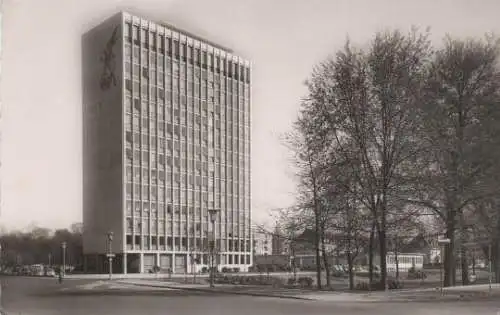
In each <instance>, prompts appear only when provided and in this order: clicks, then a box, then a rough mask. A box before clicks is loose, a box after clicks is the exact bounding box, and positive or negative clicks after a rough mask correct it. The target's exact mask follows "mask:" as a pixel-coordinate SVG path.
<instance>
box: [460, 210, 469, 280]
mask: <svg viewBox="0 0 500 315" xmlns="http://www.w3.org/2000/svg"><path fill="white" fill-rule="evenodd" d="M466 232H467V231H466V227H465V218H464V214H463V212H462V213H460V266H461V267H462V285H469V265H468V263H467V248H466V246H465V243H466V241H467V236H466Z"/></svg>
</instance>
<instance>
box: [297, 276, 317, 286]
mask: <svg viewBox="0 0 500 315" xmlns="http://www.w3.org/2000/svg"><path fill="white" fill-rule="evenodd" d="M298 282H299V285H300V286H301V287H303V288H311V287H312V286H313V283H314V280H313V278H311V277H300V278H299V279H298Z"/></svg>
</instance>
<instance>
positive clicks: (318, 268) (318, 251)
mask: <svg viewBox="0 0 500 315" xmlns="http://www.w3.org/2000/svg"><path fill="white" fill-rule="evenodd" d="M315 232H316V237H315V240H314V242H315V243H316V244H315V247H316V284H317V286H318V289H321V248H320V240H319V233H320V231H319V216H316V231H315Z"/></svg>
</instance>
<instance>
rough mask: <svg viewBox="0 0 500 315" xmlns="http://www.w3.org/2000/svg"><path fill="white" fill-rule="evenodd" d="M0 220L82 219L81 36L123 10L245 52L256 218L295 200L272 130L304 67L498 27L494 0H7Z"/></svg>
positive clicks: (287, 111)
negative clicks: (383, 42)
mask: <svg viewBox="0 0 500 315" xmlns="http://www.w3.org/2000/svg"><path fill="white" fill-rule="evenodd" d="M3 2H4V7H3V11H4V13H3V25H2V27H3V29H2V32H3V34H2V40H3V42H2V46H3V56H2V58H3V60H2V63H3V64H2V77H1V97H2V100H3V114H2V127H1V128H2V129H3V131H2V133H3V136H2V137H3V140H2V154H1V158H2V164H3V167H2V171H1V172H2V187H1V188H2V201H1V207H2V209H1V217H0V219H1V221H0V222H1V225H2V226H5V227H8V228H9V229H10V228H24V227H26V226H28V225H31V224H38V225H43V226H47V227H51V228H56V227H66V226H69V225H70V224H71V223H72V222H75V221H81V217H82V215H81V211H82V210H81V200H82V197H81V180H82V179H81V178H82V176H81V139H82V136H81V134H82V131H81V83H80V81H81V80H80V76H81V70H80V35H81V34H82V32H83V31H85V30H86V29H88V28H89V27H90V26H91V25H95V24H97V23H99V22H100V21H102V20H103V19H105V18H106V17H108V16H111V15H112V14H114V13H116V12H117V11H119V10H122V9H123V10H126V9H127V8H138V9H139V12H141V13H143V15H146V17H149V18H152V19H155V20H164V21H167V22H170V23H171V24H174V25H176V26H178V27H180V28H184V29H186V30H188V31H192V32H195V33H198V34H200V35H202V36H205V37H207V38H209V39H212V40H214V41H216V42H220V43H221V44H224V45H225V46H229V47H231V48H233V49H234V50H235V51H236V53H238V54H241V55H242V56H244V57H246V58H249V59H251V60H252V62H253V64H254V71H253V109H252V123H253V125H252V127H253V130H252V150H253V151H252V200H253V201H252V202H253V211H254V218H255V219H256V220H263V219H265V218H266V212H267V211H268V210H269V209H272V208H280V207H286V206H288V205H290V204H292V203H293V191H294V189H295V186H294V183H293V181H292V176H291V171H290V170H289V165H290V164H289V161H288V160H287V158H286V149H284V148H283V146H282V145H281V144H280V134H282V133H283V132H286V131H287V130H289V128H290V126H291V122H292V121H293V120H294V118H295V117H296V113H297V109H298V105H299V101H300V98H301V97H302V96H304V95H305V92H306V91H305V89H304V87H303V81H304V80H305V79H306V78H307V76H308V75H309V73H310V70H311V67H312V66H313V65H314V64H315V63H317V62H318V61H320V60H321V59H323V58H325V57H326V56H327V55H328V54H330V53H334V52H335V51H336V50H337V49H340V48H342V46H343V44H344V41H345V38H346V36H347V35H349V37H350V38H351V40H352V41H353V42H355V43H365V42H366V41H367V40H369V39H370V37H371V36H372V35H373V33H374V32H375V31H377V30H382V29H385V28H396V27H397V28H402V29H404V30H408V29H409V28H410V27H411V26H412V25H416V26H420V27H422V28H425V27H426V26H430V27H431V28H432V33H433V36H434V37H435V38H437V39H440V38H442V37H443V36H444V35H445V34H446V33H451V34H453V35H457V36H480V35H482V34H483V33H484V32H487V31H495V32H497V33H499V32H498V31H499V28H500V23H499V13H500V10H499V9H500V5H499V4H500V1H498V0H497V1H495V0H491V1H490V0H476V1H472V0H471V1H465V0H462V1H461V0H446V1H445V0H425V1H424V0H420V1H406V0H366V1H361V0H360V1H355V0H350V1H340V0H301V1H298V0H297V1H293V0H171V1H168V0H149V1H148V0H136V1H112V0H3Z"/></svg>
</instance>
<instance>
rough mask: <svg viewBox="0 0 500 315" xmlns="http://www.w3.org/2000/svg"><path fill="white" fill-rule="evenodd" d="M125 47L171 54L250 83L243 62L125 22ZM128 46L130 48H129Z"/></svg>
mask: <svg viewBox="0 0 500 315" xmlns="http://www.w3.org/2000/svg"><path fill="white" fill-rule="evenodd" d="M124 37H125V42H126V44H125V48H126V49H130V50H132V47H131V44H132V43H133V51H134V54H135V51H136V50H137V51H141V49H140V47H141V43H142V47H144V48H146V49H147V50H150V51H154V52H156V51H158V52H159V53H160V54H163V55H168V56H171V57H172V58H173V59H175V60H182V61H184V62H187V63H189V64H194V65H196V66H198V67H201V68H203V69H209V70H210V71H213V72H216V73H221V74H223V75H227V76H228V77H229V78H234V79H236V80H239V81H242V82H243V81H244V82H247V83H250V68H249V67H246V66H245V65H243V64H240V63H238V62H234V61H233V60H231V59H229V60H228V59H226V58H225V57H224V56H217V55H215V54H214V53H212V52H211V51H206V50H202V49H200V48H198V47H194V46H192V45H190V44H189V43H186V42H181V41H179V40H177V39H175V38H170V37H167V36H164V35H160V34H157V33H156V32H150V31H148V30H146V29H141V28H139V27H138V26H135V25H134V26H132V25H131V24H129V23H126V24H125V26H124ZM129 46H130V48H129Z"/></svg>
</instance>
